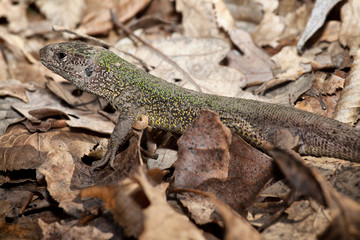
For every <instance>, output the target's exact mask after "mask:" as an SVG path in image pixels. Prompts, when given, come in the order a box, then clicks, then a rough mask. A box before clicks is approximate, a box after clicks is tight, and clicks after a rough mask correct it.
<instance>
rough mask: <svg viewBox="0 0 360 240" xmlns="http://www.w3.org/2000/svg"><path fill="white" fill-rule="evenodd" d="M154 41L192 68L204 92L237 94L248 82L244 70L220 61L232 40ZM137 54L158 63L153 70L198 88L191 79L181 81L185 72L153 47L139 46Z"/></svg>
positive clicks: (156, 74) (188, 86) (192, 87)
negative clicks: (181, 71) (240, 70)
mask: <svg viewBox="0 0 360 240" xmlns="http://www.w3.org/2000/svg"><path fill="white" fill-rule="evenodd" d="M151 44H152V45H153V46H154V47H155V48H157V49H161V50H162V52H163V53H164V54H165V55H167V56H168V57H170V58H171V59H172V60H173V61H175V62H176V63H177V64H178V65H179V66H180V67H181V68H182V69H184V70H185V71H186V72H188V73H189V74H190V75H191V76H192V77H193V78H194V80H195V82H196V83H197V84H198V85H199V86H200V88H201V89H202V90H203V92H206V93H213V94H218V95H224V96H236V95H238V94H239V92H241V87H243V86H244V85H245V79H244V76H243V74H242V73H241V72H239V71H238V70H236V69H234V68H230V67H226V66H222V65H220V64H219V62H220V61H221V60H222V59H224V57H225V56H226V54H227V53H228V51H229V44H228V43H227V42H225V41H223V40H221V39H212V38H210V39H200V38H177V39H175V38H173V39H168V40H162V41H154V42H152V43H151ZM136 56H138V57H139V58H141V59H143V60H144V61H145V62H147V63H149V64H150V65H152V66H155V70H152V71H150V73H151V74H154V75H155V76H158V77H161V78H163V79H165V80H167V81H170V82H173V83H176V84H178V85H180V86H182V87H185V88H190V89H193V90H195V89H196V88H195V86H194V85H193V84H192V83H191V82H184V81H179V80H181V79H182V78H183V76H182V74H180V73H178V72H175V71H174V69H173V67H172V66H171V65H170V64H168V63H167V62H166V61H164V60H163V59H162V58H160V57H158V56H157V55H156V54H154V53H153V52H152V51H150V50H149V48H147V47H140V48H138V49H137V53H136Z"/></svg>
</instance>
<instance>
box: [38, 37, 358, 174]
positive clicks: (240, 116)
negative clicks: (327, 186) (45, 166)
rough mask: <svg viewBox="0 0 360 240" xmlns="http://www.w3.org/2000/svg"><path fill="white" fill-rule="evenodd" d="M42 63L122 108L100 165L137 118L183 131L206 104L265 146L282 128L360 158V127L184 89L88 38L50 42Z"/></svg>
mask: <svg viewBox="0 0 360 240" xmlns="http://www.w3.org/2000/svg"><path fill="white" fill-rule="evenodd" d="M40 59H41V62H42V63H43V64H44V65H45V66H46V67H47V68H49V69H50V70H52V71H53V72H55V73H57V74H59V75H61V76H62V77H64V78H65V79H67V80H69V81H70V82H72V83H73V84H74V85H75V86H77V87H78V88H79V89H81V90H84V91H86V92H89V93H92V94H95V95H97V96H100V97H103V98H105V99H106V100H107V101H109V102H110V103H112V104H113V105H114V106H115V107H116V108H117V109H118V110H119V111H120V112H121V114H120V118H119V121H118V124H117V125H116V127H115V129H114V132H113V133H112V135H111V137H110V142H109V149H108V151H107V153H106V154H105V156H104V158H103V159H102V160H101V161H100V163H99V164H97V165H95V167H94V168H96V167H100V166H104V165H106V164H107V163H108V162H109V161H110V166H112V164H113V159H114V157H115V153H116V151H117V149H118V146H119V144H122V143H123V141H124V139H125V138H126V136H127V135H128V134H129V132H130V130H131V126H132V124H133V123H134V121H135V120H136V119H137V117H139V116H140V115H141V114H144V115H147V116H148V118H149V125H150V126H153V127H156V128H160V129H163V130H166V131H170V132H177V133H182V132H183V131H184V130H185V129H186V128H187V127H188V126H189V125H190V124H192V123H193V122H194V121H195V119H196V118H197V116H198V114H199V113H200V110H201V109H209V110H213V111H215V112H218V113H219V116H220V119H221V121H222V122H223V123H224V124H225V125H226V126H228V127H229V128H230V129H231V130H232V131H233V132H234V133H236V134H239V135H240V136H241V137H242V138H244V139H245V140H246V141H247V142H249V143H250V144H252V145H253V146H255V147H257V148H260V149H261V148H262V146H263V144H264V143H265V142H270V143H271V141H272V139H271V138H272V135H273V133H274V130H276V129H286V130H288V131H289V132H291V133H292V135H293V136H298V137H299V146H298V152H299V153H300V154H303V155H313V156H328V157H335V158H341V159H345V160H350V161H355V162H360V131H358V130H356V129H354V128H352V127H351V126H348V125H346V124H344V123H341V122H338V121H336V120H334V119H330V118H327V117H323V116H320V115H317V114H313V113H310V112H306V111H302V110H298V109H295V108H290V107H285V106H281V105H276V104H270V103H264V102H260V101H255V100H248V99H241V98H231V97H223V96H217V95H211V94H204V93H199V92H195V91H192V90H188V89H184V88H181V87H179V86H176V85H175V84H172V83H169V82H166V81H165V80H163V79H160V78H158V77H155V76H153V75H151V74H149V73H147V72H145V71H143V70H141V69H139V68H137V67H136V66H134V65H133V64H131V63H129V62H127V61H125V60H123V59H122V58H120V57H119V56H117V55H116V54H115V53H113V52H111V51H109V50H106V49H104V48H101V47H95V46H90V45H87V44H85V43H82V42H78V41H76V42H67V43H58V44H52V45H48V46H46V47H44V48H42V49H41V50H40Z"/></svg>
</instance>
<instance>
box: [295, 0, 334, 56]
mask: <svg viewBox="0 0 360 240" xmlns="http://www.w3.org/2000/svg"><path fill="white" fill-rule="evenodd" d="M338 2H340V0H318V1H316V2H315V5H314V8H313V10H312V12H311V16H310V18H309V20H308V22H307V24H306V28H305V30H304V32H303V33H302V35H301V38H300V40H299V42H298V43H297V47H296V49H297V51H298V52H301V51H302V49H303V47H304V45H305V43H306V42H307V40H309V39H310V38H311V36H313V34H314V33H315V32H316V31H317V30H318V29H319V28H320V27H321V26H322V25H323V24H324V22H325V19H326V16H327V15H328V13H329V12H330V10H331V9H332V8H333V7H334V6H335V5H336V4H337V3H338Z"/></svg>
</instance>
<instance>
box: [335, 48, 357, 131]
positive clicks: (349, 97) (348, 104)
mask: <svg viewBox="0 0 360 240" xmlns="http://www.w3.org/2000/svg"><path fill="white" fill-rule="evenodd" d="M359 69H360V50H358V51H357V52H356V55H355V59H354V62H353V65H352V67H351V72H350V75H349V76H348V77H347V78H346V80H345V88H344V90H343V91H342V92H341V95H340V99H339V101H338V104H337V105H336V110H335V113H334V118H335V119H336V120H338V121H340V122H344V123H348V124H350V125H354V124H355V123H356V122H357V121H358V120H359V109H360V90H359V89H360V88H359V86H360V72H359Z"/></svg>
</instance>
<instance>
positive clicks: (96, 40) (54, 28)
mask: <svg viewBox="0 0 360 240" xmlns="http://www.w3.org/2000/svg"><path fill="white" fill-rule="evenodd" d="M52 30H53V31H54V32H66V33H70V34H73V35H75V36H77V37H81V38H85V39H88V40H90V41H93V42H96V43H98V44H100V45H102V46H104V47H107V48H109V47H112V45H111V44H110V43H107V42H105V41H103V40H101V39H97V38H94V37H92V36H89V35H87V34H84V33H80V32H78V31H73V30H70V29H67V28H64V27H63V26H59V25H54V26H53V27H52Z"/></svg>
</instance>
